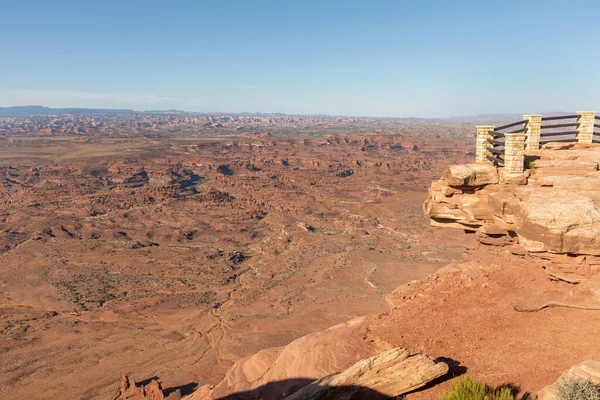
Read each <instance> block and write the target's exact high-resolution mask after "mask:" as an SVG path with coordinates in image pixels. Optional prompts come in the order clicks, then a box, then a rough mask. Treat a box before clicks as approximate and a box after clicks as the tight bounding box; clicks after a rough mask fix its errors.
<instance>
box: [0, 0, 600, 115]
mask: <svg viewBox="0 0 600 400" xmlns="http://www.w3.org/2000/svg"><path fill="white" fill-rule="evenodd" d="M0 15H1V22H0V106H10V105H24V104H41V105H46V106H51V107H109V108H134V109H141V110H143V109H169V108H176V109H183V110H189V111H204V112H212V111H223V112H242V111H248V112H284V113H324V114H334V115H369V116H394V117H408V116H417V117H444V116H455V115H474V114H481V113H513V112H514V113H528V112H540V111H553V110H564V111H572V110H587V109H590V110H598V109H600V79H598V78H600V73H599V71H600V68H599V67H598V66H599V65H600V47H599V46H598V39H600V2H597V1H552V0H547V1H533V0H532V1H526V0H522V1H511V0H505V1H495V0H489V1H486V0H480V1H427V0H422V1H418V0H414V1H402V0H396V1H387V0H370V1H355V0H346V1H338V0H329V1H327V0H320V1H312V0H303V1H296V0H279V1H266V0H259V1H251V0H237V1H233V0H221V1H202V0H196V1H177V0H170V1H160V2H159V1H153V0H145V1H134V0H120V1H113V0H103V1H92V0H87V1H84V0H80V1H63V0H54V1H51V0H44V1H30V0H0Z"/></svg>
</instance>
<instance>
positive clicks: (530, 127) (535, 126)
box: [523, 114, 542, 150]
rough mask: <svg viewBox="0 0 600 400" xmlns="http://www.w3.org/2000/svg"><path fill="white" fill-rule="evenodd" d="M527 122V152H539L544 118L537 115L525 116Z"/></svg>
mask: <svg viewBox="0 0 600 400" xmlns="http://www.w3.org/2000/svg"><path fill="white" fill-rule="evenodd" d="M523 119H524V120H526V121H527V125H525V136H526V139H525V148H526V149H527V150H537V149H539V148H540V132H541V128H542V116H541V115H537V114H528V115H523Z"/></svg>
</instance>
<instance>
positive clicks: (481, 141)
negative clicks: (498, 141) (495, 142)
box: [475, 125, 494, 164]
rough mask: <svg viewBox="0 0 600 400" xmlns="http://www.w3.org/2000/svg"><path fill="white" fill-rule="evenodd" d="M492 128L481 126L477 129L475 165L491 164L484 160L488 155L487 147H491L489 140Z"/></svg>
mask: <svg viewBox="0 0 600 400" xmlns="http://www.w3.org/2000/svg"><path fill="white" fill-rule="evenodd" d="M493 131H494V127H493V126H490V125H482V126H478V127H477V150H476V152H475V162H476V163H488V164H491V163H492V162H491V161H490V160H488V159H487V158H486V156H487V155H488V151H487V149H488V147H492V144H491V143H490V140H492V139H493V138H492V132H493Z"/></svg>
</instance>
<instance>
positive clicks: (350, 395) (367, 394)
mask: <svg viewBox="0 0 600 400" xmlns="http://www.w3.org/2000/svg"><path fill="white" fill-rule="evenodd" d="M312 382H314V381H313V380H311V379H289V380H284V381H276V382H269V383H267V384H265V385H262V386H260V387H258V388H256V389H254V390H250V391H247V392H238V393H233V394H230V395H227V396H225V397H220V398H219V400H258V399H261V400H262V399H269V400H276V399H277V400H279V399H286V398H288V396H290V398H292V399H293V398H295V397H294V396H293V393H294V392H295V391H296V390H298V389H300V388H302V387H304V386H306V385H308V384H310V383H312ZM391 398H392V397H389V396H386V395H384V394H382V393H379V392H377V391H376V390H373V389H369V388H366V387H362V386H335V387H329V388H327V389H326V390H325V391H324V392H319V396H318V399H319V400H388V399H391ZM314 399H315V400H316V399H317V397H315V398H314ZM306 400H311V399H306Z"/></svg>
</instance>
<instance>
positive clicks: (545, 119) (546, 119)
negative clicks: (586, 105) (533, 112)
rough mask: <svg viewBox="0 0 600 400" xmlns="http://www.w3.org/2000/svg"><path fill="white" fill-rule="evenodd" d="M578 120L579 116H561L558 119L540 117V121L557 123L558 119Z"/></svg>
mask: <svg viewBox="0 0 600 400" xmlns="http://www.w3.org/2000/svg"><path fill="white" fill-rule="evenodd" d="M569 118H579V115H562V116H560V117H542V121H558V120H559V119H569Z"/></svg>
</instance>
